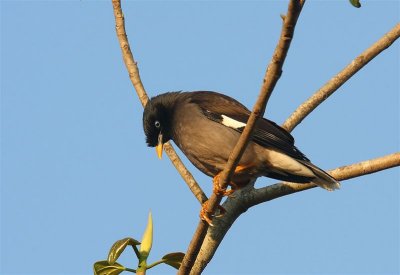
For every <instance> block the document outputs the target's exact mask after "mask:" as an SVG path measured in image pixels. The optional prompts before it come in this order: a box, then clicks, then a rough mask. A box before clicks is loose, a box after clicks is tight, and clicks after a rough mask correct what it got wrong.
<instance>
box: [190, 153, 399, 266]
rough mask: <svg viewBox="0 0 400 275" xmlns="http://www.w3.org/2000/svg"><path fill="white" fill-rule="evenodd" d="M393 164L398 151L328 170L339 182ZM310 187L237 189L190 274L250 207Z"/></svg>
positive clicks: (284, 185) (279, 185)
mask: <svg viewBox="0 0 400 275" xmlns="http://www.w3.org/2000/svg"><path fill="white" fill-rule="evenodd" d="M396 166H400V153H394V154H390V155H386V156H383V157H379V158H375V159H370V160H366V161H362V162H359V163H355V164H351V165H347V166H342V167H339V168H336V169H334V170H331V171H330V173H331V175H332V176H334V177H335V178H337V179H338V180H341V181H343V180H348V179H351V178H354V177H359V176H364V175H367V174H371V173H376V172H379V171H382V170H385V169H389V168H392V167H396ZM313 187H315V185H312V184H295V183H277V184H274V185H270V186H266V187H263V188H260V189H255V188H254V187H253V186H249V187H246V188H245V189H243V190H239V191H237V192H236V193H235V197H233V198H228V199H227V200H226V201H225V203H224V204H223V207H224V208H225V209H226V211H227V212H226V214H225V215H224V216H222V217H221V218H218V219H216V221H215V225H216V226H214V227H212V228H210V230H209V231H208V233H207V237H206V240H205V241H204V244H203V246H202V247H201V250H200V253H199V256H198V259H200V260H197V261H196V264H195V265H194V266H193V269H192V272H193V273H194V274H199V273H201V272H202V271H203V270H204V268H205V267H206V265H207V263H208V262H209V261H210V260H211V259H212V257H213V256H214V253H215V251H216V250H217V248H218V246H219V244H220V243H221V241H222V239H223V238H224V236H225V234H226V233H227V232H228V230H229V228H230V227H231V225H232V224H233V223H234V221H235V220H236V219H237V218H238V217H239V216H240V215H241V214H242V213H244V212H246V211H247V210H248V209H249V208H250V207H253V206H255V205H257V204H260V203H263V202H266V201H270V200H273V199H276V198H280V197H282V196H286V195H289V194H293V193H296V192H301V191H305V190H307V189H310V188H313Z"/></svg>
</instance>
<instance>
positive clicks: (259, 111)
mask: <svg viewBox="0 0 400 275" xmlns="http://www.w3.org/2000/svg"><path fill="white" fill-rule="evenodd" d="M303 4H304V1H299V0H291V1H290V2H289V7H288V12H287V16H286V17H282V19H283V26H282V31H281V35H280V38H279V41H278V44H277V46H276V48H275V51H274V54H273V57H272V60H271V62H270V64H269V65H268V67H267V70H266V73H265V77H264V79H263V84H262V86H261V89H260V93H259V96H258V99H257V102H256V104H255V105H254V107H253V111H252V113H251V115H250V117H249V119H248V121H247V124H246V127H245V129H244V131H243V133H242V134H241V136H240V138H239V140H238V142H237V144H236V146H235V148H234V149H233V151H232V152H231V154H230V156H229V159H228V162H227V164H226V165H225V168H224V170H223V171H222V172H221V174H220V181H219V185H220V186H221V188H222V189H224V188H226V187H227V185H228V182H229V179H230V178H231V176H232V174H233V173H234V169H235V167H236V166H237V163H238V161H239V159H240V158H241V156H242V154H243V152H244V150H245V149H246V146H247V143H248V142H249V139H250V136H251V134H252V131H253V129H254V126H255V124H256V122H257V120H258V119H259V118H260V117H262V116H263V114H264V110H265V106H266V104H267V102H268V99H269V97H270V96H271V93H272V91H273V89H274V87H275V85H276V83H277V81H278V79H279V78H280V76H281V74H282V66H283V63H284V60H285V58H286V54H287V52H288V49H289V47H290V43H291V41H292V38H293V34H294V28H295V26H296V22H297V19H298V17H299V15H300V12H301V9H302V7H303ZM221 200H222V196H221V195H216V194H212V196H211V198H210V200H209V201H208V211H207V212H208V213H210V215H212V214H213V213H214V212H215V210H216V208H217V206H218V205H219V204H220V203H221ZM207 229H208V224H207V223H206V222H204V221H202V220H200V222H199V224H198V226H197V229H196V232H195V233H194V235H193V239H192V240H191V242H190V244H189V248H188V251H187V252H186V254H185V257H184V259H183V262H182V265H181V267H180V269H179V272H178V274H189V272H190V269H191V267H192V266H193V264H194V261H195V259H196V257H197V254H198V252H199V250H200V247H201V245H202V243H203V241H204V237H205V236H206V233H207Z"/></svg>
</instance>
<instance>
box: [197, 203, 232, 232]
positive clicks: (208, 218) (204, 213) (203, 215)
mask: <svg viewBox="0 0 400 275" xmlns="http://www.w3.org/2000/svg"><path fill="white" fill-rule="evenodd" d="M218 211H219V214H218V215H215V214H211V213H210V212H209V211H208V201H205V202H204V203H203V204H202V205H201V210H200V219H202V220H203V221H205V222H206V223H208V225H209V226H214V224H213V223H212V219H213V218H214V217H216V218H219V217H222V216H223V215H224V214H225V213H226V210H225V208H223V207H222V206H221V205H218Z"/></svg>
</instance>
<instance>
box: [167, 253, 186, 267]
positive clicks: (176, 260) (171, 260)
mask: <svg viewBox="0 0 400 275" xmlns="http://www.w3.org/2000/svg"><path fill="white" fill-rule="evenodd" d="M183 257H185V253H182V252H174V253H169V254H167V255H165V256H164V257H162V261H163V262H164V263H166V264H167V265H170V266H172V267H175V268H176V269H179V267H180V266H181V263H182V260H183Z"/></svg>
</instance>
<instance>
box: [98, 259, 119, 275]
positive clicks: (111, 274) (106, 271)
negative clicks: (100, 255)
mask: <svg viewBox="0 0 400 275" xmlns="http://www.w3.org/2000/svg"><path fill="white" fill-rule="evenodd" d="M124 270H125V267H124V266H123V265H120V264H119V263H114V264H109V263H108V261H100V262H96V263H94V266H93V271H94V275H118V274H120V273H121V272H123V271H124Z"/></svg>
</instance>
